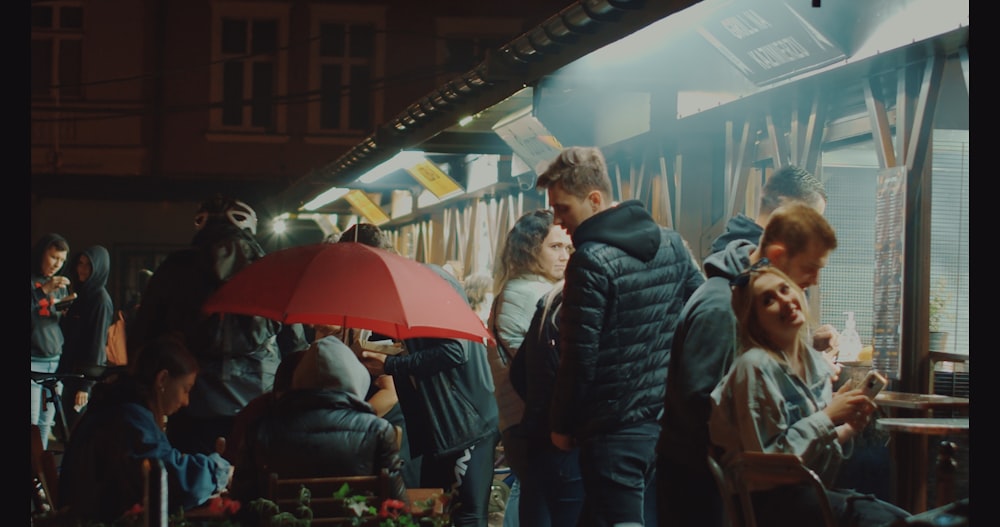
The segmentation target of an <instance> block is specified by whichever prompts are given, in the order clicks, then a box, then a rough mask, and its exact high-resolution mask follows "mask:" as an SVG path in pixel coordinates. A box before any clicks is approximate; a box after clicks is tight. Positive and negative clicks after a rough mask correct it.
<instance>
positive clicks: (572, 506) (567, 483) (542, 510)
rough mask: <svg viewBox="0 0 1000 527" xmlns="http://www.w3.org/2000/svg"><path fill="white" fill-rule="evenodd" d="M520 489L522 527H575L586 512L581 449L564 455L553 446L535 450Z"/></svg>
mask: <svg viewBox="0 0 1000 527" xmlns="http://www.w3.org/2000/svg"><path fill="white" fill-rule="evenodd" d="M521 489H522V492H521V500H520V521H521V525H524V526H525V527H575V526H576V524H577V521H578V519H579V518H580V511H581V510H583V478H582V476H581V475H580V449H574V450H571V451H569V452H563V451H562V450H559V449H558V448H556V447H555V446H553V445H552V444H548V445H538V446H534V447H532V448H531V450H530V451H529V453H528V465H527V469H526V470H525V473H524V477H523V478H522V479H521Z"/></svg>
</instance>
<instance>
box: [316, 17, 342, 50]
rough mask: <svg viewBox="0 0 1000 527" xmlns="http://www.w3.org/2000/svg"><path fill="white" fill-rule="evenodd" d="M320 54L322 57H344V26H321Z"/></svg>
mask: <svg viewBox="0 0 1000 527" xmlns="http://www.w3.org/2000/svg"><path fill="white" fill-rule="evenodd" d="M319 54H320V56H322V57H343V56H344V25H343V24H320V26H319Z"/></svg>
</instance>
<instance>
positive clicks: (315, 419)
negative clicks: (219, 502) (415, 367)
mask: <svg viewBox="0 0 1000 527" xmlns="http://www.w3.org/2000/svg"><path fill="white" fill-rule="evenodd" d="M370 384H371V375H370V374H369V373H368V370H367V369H366V368H365V366H364V365H363V364H361V361H360V360H358V357H357V355H355V353H354V351H353V350H351V348H350V347H348V346H347V345H346V344H344V343H343V342H342V341H341V340H340V339H338V338H337V337H335V336H333V335H329V336H326V337H323V338H321V339H319V340H317V341H316V342H315V343H313V345H312V346H310V348H309V349H308V350H307V351H306V352H305V354H304V355H303V356H302V358H301V359H300V361H299V365H298V366H297V367H296V368H295V372H294V374H293V376H292V388H291V390H289V391H288V392H286V393H285V394H284V395H283V396H282V397H281V398H279V399H277V400H276V401H275V402H274V405H273V406H272V407H271V409H270V410H269V411H268V412H267V413H266V414H265V415H264V416H262V417H261V418H260V419H259V420H258V421H256V422H255V423H254V424H251V425H250V428H248V430H247V434H246V437H245V438H244V442H243V446H242V447H241V448H240V451H239V452H238V453H237V462H236V471H235V473H234V476H233V478H234V479H233V495H234V497H235V498H236V499H239V500H241V501H244V502H249V501H252V500H254V499H256V498H259V497H261V496H263V495H266V489H267V480H268V475H269V474H270V473H272V472H273V473H277V474H279V475H280V476H281V477H283V478H294V477H303V478H304V477H325V476H364V475H374V474H378V473H379V472H381V470H382V469H387V470H388V472H389V477H390V479H391V482H392V483H391V486H390V487H391V488H390V493H391V496H392V498H394V499H398V500H403V501H406V486H405V484H404V482H403V477H402V474H401V469H402V466H403V462H402V460H401V458H400V457H399V444H398V442H397V438H396V429H395V428H394V427H393V425H392V423H390V422H389V421H387V420H385V419H383V418H381V417H378V416H377V415H376V414H375V410H374V409H373V408H372V406H371V405H370V404H369V403H367V402H365V396H366V395H367V393H368V388H369V385H370Z"/></svg>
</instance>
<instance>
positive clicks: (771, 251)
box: [764, 242, 788, 269]
mask: <svg viewBox="0 0 1000 527" xmlns="http://www.w3.org/2000/svg"><path fill="white" fill-rule="evenodd" d="M787 255H788V248H787V247H785V245H784V244H782V243H778V242H775V243H772V244H771V245H768V246H767V247H766V248H765V249H764V256H766V257H767V259H768V260H771V264H773V265H774V266H776V267H778V268H779V269H781V268H783V267H784V264H785V260H784V258H785V257H786V256H787Z"/></svg>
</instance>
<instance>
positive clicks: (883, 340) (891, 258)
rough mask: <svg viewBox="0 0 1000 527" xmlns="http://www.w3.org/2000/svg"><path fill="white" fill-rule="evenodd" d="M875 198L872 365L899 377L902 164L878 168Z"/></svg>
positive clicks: (904, 191)
mask: <svg viewBox="0 0 1000 527" xmlns="http://www.w3.org/2000/svg"><path fill="white" fill-rule="evenodd" d="M875 200H876V201H875V287H874V293H873V295H874V296H873V298H872V307H873V309H872V311H873V314H874V317H873V319H874V320H873V327H872V335H873V336H874V341H875V342H874V344H875V346H874V347H875V350H874V352H873V354H872V366H873V367H874V368H876V369H878V370H880V371H882V372H885V373H887V374H888V376H889V377H891V378H893V379H899V355H900V346H901V340H902V326H903V236H904V234H905V220H906V218H905V214H906V167H905V166H898V167H891V168H886V169H882V170H880V171H879V173H878V190H877V192H876V198H875Z"/></svg>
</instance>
